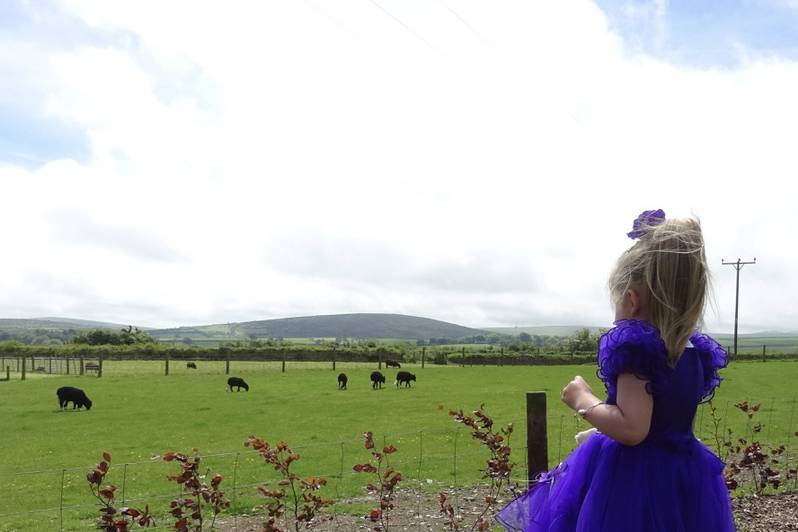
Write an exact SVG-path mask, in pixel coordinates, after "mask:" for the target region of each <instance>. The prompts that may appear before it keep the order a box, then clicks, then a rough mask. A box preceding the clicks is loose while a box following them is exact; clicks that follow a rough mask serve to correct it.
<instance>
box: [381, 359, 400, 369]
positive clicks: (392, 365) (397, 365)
mask: <svg viewBox="0 0 798 532" xmlns="http://www.w3.org/2000/svg"><path fill="white" fill-rule="evenodd" d="M385 367H386V368H401V367H402V365H401V364H400V363H399V362H397V361H396V360H386V361H385Z"/></svg>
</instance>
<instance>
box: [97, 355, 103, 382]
mask: <svg viewBox="0 0 798 532" xmlns="http://www.w3.org/2000/svg"><path fill="white" fill-rule="evenodd" d="M97 366H98V367H97V378H98V379H99V378H100V377H102V376H103V354H102V353H100V357H99V360H98V364H97Z"/></svg>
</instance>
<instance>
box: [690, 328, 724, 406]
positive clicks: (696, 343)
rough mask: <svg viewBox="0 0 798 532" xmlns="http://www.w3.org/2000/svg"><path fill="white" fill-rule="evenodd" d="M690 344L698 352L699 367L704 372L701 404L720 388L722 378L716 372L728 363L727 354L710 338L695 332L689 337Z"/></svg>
mask: <svg viewBox="0 0 798 532" xmlns="http://www.w3.org/2000/svg"><path fill="white" fill-rule="evenodd" d="M690 343H692V344H693V347H695V348H696V350H697V351H698V355H699V357H700V359H701V366H702V369H703V370H704V383H703V386H702V388H701V402H702V403H703V402H706V401H709V400H710V399H712V397H713V396H714V395H715V388H717V387H718V386H720V381H722V380H723V378H722V377H721V376H720V374H719V373H718V370H720V369H722V368H725V367H726V365H727V364H728V363H729V359H728V354H727V353H726V350H725V349H723V347H722V346H721V345H720V344H719V343H718V342H716V341H715V339H714V338H712V337H711V336H707V335H706V334H702V333H700V332H696V333H695V334H693V336H691V337H690Z"/></svg>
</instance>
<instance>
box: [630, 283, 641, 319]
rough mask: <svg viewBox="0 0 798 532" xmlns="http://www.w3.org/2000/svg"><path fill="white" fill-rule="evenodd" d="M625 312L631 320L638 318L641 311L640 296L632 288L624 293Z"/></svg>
mask: <svg viewBox="0 0 798 532" xmlns="http://www.w3.org/2000/svg"><path fill="white" fill-rule="evenodd" d="M626 301H627V310H628V311H629V316H630V317H632V318H639V317H640V315H641V311H642V306H641V301H640V294H639V293H638V291H637V290H635V289H634V288H630V289H628V290H627V291H626Z"/></svg>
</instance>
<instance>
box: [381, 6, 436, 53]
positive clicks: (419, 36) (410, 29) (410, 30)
mask: <svg viewBox="0 0 798 532" xmlns="http://www.w3.org/2000/svg"><path fill="white" fill-rule="evenodd" d="M369 2H371V3H372V4H374V5H375V6H377V7H378V8H379V9H380V11H382V12H383V13H385V14H386V15H388V16H389V17H391V18H392V19H394V20H395V21H396V22H398V23H399V24H400V25H401V26H402V27H403V28H404V29H406V30H407V31H409V32H410V33H412V34H413V35H415V36H416V37H417V38H419V39H420V40H421V41H422V42H423V43H424V44H426V45H427V46H429V47H430V48H432V49H433V50H434V49H435V47H434V46H432V45H431V44H430V43H429V41H428V40H427V39H425V38H424V37H422V36H421V35H419V34H418V33H416V32H415V31H414V30H413V28H411V27H410V26H408V25H407V24H405V23H404V22H402V21H401V20H400V19H399V18H397V17H396V15H394V14H393V13H391V12H390V11H388V10H387V9H385V8H384V7H382V6H381V5H380V4H379V3H377V0H369Z"/></svg>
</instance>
